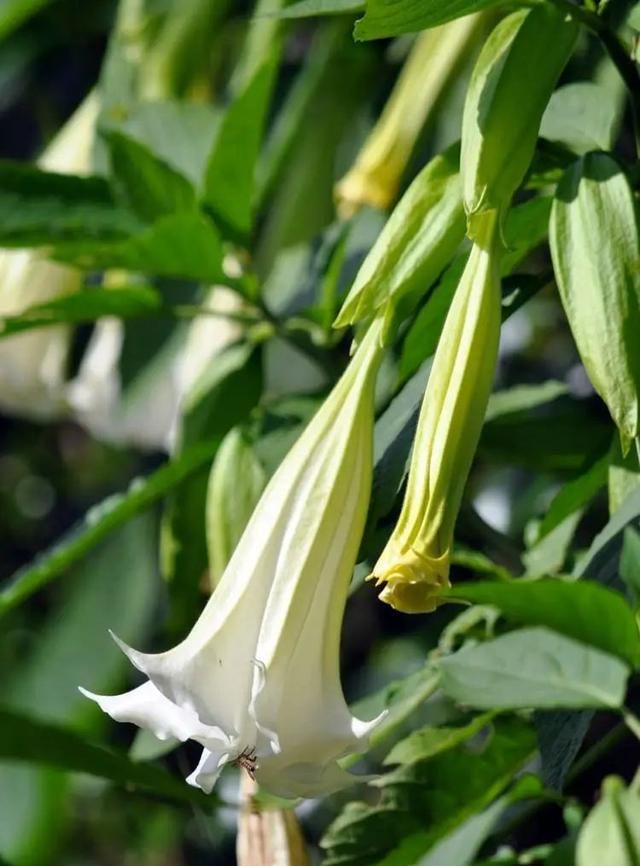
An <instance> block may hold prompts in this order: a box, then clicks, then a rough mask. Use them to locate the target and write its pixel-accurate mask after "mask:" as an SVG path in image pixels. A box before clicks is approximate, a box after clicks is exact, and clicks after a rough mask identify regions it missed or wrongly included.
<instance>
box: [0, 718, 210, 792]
mask: <svg viewBox="0 0 640 866" xmlns="http://www.w3.org/2000/svg"><path fill="white" fill-rule="evenodd" d="M0 760H7V761H20V762H23V761H26V762H28V763H30V764H44V765H46V766H49V767H56V768H58V769H60V770H65V771H70V772H79V773H89V775H91V776H98V777H99V778H101V779H108V780H110V781H112V782H116V783H117V784H119V785H124V786H126V787H128V788H129V787H134V788H141V789H143V790H146V791H147V792H149V793H152V794H155V795H159V796H164V797H169V798H170V799H172V800H178V801H181V802H183V803H195V804H197V805H199V806H200V807H202V808H211V806H212V805H213V804H214V803H215V800H212V799H210V798H209V797H208V796H207V795H205V794H203V793H202V791H199V790H198V789H195V788H192V787H190V786H189V785H187V784H186V783H185V782H183V781H182V780H181V779H175V778H174V777H173V776H171V775H170V774H169V773H167V772H166V771H165V770H162V769H161V768H160V767H155V766H153V765H150V764H140V763H136V762H135V761H132V760H131V759H130V758H128V757H127V756H126V755H125V754H124V753H119V752H116V751H112V750H110V749H106V748H104V747H103V746H98V745H94V744H93V743H90V742H87V740H86V739H85V738H84V737H83V736H81V735H79V734H77V733H75V732H74V731H72V730H70V729H65V728H63V727H60V726H59V725H54V724H49V723H46V722H41V721H38V720H36V719H33V718H29V716H25V715H22V714H20V713H16V712H13V711H12V710H8V709H0Z"/></svg>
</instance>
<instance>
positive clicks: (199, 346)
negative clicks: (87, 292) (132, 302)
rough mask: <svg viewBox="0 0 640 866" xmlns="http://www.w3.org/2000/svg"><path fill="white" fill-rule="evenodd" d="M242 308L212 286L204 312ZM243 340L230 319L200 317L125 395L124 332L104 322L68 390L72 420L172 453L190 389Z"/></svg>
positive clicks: (99, 433) (100, 433)
mask: <svg viewBox="0 0 640 866" xmlns="http://www.w3.org/2000/svg"><path fill="white" fill-rule="evenodd" d="M116 276H117V277H118V275H116ZM118 278H119V277H118ZM243 303H244V302H243V300H242V298H241V297H240V296H239V295H238V294H237V293H236V292H233V291H231V289H227V288H226V287H224V286H214V287H213V288H211V289H210V290H209V293H208V295H207V298H206V300H205V302H204V303H203V305H202V306H203V308H204V309H205V310H206V309H210V310H215V311H216V312H219V313H236V312H240V311H241V310H242V307H243ZM241 335H242V326H241V325H239V324H238V323H237V322H235V321H233V320H232V319H228V318H224V316H217V315H216V316H212V315H202V316H198V317H197V318H196V319H194V321H193V322H192V323H191V325H190V326H189V328H188V330H187V333H186V337H185V335H184V334H177V335H176V337H177V339H175V340H174V339H171V340H169V343H168V345H167V346H166V347H164V349H161V350H160V351H159V352H158V353H157V355H156V357H154V358H153V359H152V360H151V361H150V363H149V365H148V366H147V367H146V368H145V369H144V370H143V371H142V373H141V375H140V381H136V382H135V383H134V384H133V388H132V389H131V391H132V392H131V393H127V392H123V388H122V384H121V378H120V371H119V365H120V355H121V351H122V345H123V341H124V336H125V326H124V323H123V322H122V321H121V320H119V319H112V318H107V319H103V320H101V321H100V322H98V324H97V325H96V328H95V330H94V332H93V334H92V336H91V339H90V341H89V345H88V346H87V350H86V352H85V354H84V357H83V359H82V363H81V365H80V369H79V371H78V375H77V376H76V378H75V379H74V380H73V382H71V383H70V385H69V390H68V402H69V405H70V406H71V409H72V412H73V414H74V417H75V419H76V420H77V421H78V422H79V423H80V424H82V426H83V427H85V428H86V429H87V430H89V432H90V433H91V434H92V435H93V436H95V437H96V438H97V439H102V440H105V441H107V442H112V443H116V444H123V445H125V444H126V445H134V446H136V447H139V448H150V449H153V448H161V449H163V450H165V451H171V450H172V448H173V446H174V444H175V440H176V433H177V429H178V426H179V419H180V412H181V409H182V403H183V401H184V399H185V398H186V396H187V395H188V393H189V391H190V389H191V388H192V386H193V385H194V384H195V382H196V381H197V379H198V378H199V376H200V375H201V374H202V373H203V372H204V371H205V369H206V368H207V366H208V365H209V364H210V363H211V362H212V361H213V360H214V359H215V357H216V356H217V355H218V354H219V353H220V352H222V351H223V350H224V349H225V348H226V347H227V346H229V345H230V344H231V343H233V342H234V341H235V340H237V339H239V337H240V336H241Z"/></svg>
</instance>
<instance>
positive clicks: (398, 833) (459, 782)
mask: <svg viewBox="0 0 640 866" xmlns="http://www.w3.org/2000/svg"><path fill="white" fill-rule="evenodd" d="M534 750H535V736H534V734H533V731H532V730H531V728H530V727H529V726H528V725H527V724H526V723H525V722H523V721H522V720H520V719H516V718H500V719H496V720H495V721H494V722H493V723H492V725H491V727H490V729H489V732H488V736H487V737H486V738H485V740H484V741H483V742H482V743H481V744H478V745H474V746H473V747H471V745H467V744H460V745H458V746H457V747H455V748H452V749H449V750H448V751H446V752H441V753H440V754H438V755H435V756H433V757H430V758H426V759H425V760H418V761H415V762H412V763H408V764H405V765H403V766H401V767H399V768H397V769H395V770H393V771H392V772H391V773H388V774H386V775H384V776H381V777H380V778H379V779H378V780H377V781H376V783H375V784H376V786H377V787H379V788H381V789H382V796H381V799H380V802H379V803H378V805H375V806H369V805H366V804H365V803H349V804H348V805H347V807H346V808H345V809H344V810H343V812H342V814H341V815H340V816H339V817H338V818H337V819H336V820H335V821H334V822H333V824H332V825H331V826H330V827H329V829H328V831H327V833H326V835H325V836H324V838H323V839H322V840H321V843H320V844H321V847H323V848H325V849H327V857H326V859H325V860H324V863H325V866H373V864H375V866H382V864H384V866H394V864H397V866H400V864H413V863H416V861H417V860H419V858H420V857H422V856H423V855H424V854H425V853H426V852H427V851H429V850H430V849H431V848H432V847H433V846H434V845H435V844H436V843H437V842H438V841H439V840H440V839H442V838H443V837H444V836H446V835H447V834H449V833H451V832H452V831H453V830H455V829H456V827H459V826H460V824H462V823H463V822H465V821H466V820H468V819H469V818H470V817H471V816H473V815H474V814H476V813H477V812H479V811H480V810H482V809H484V808H486V807H487V806H488V805H489V804H490V803H491V802H492V801H493V800H494V798H495V797H496V796H498V795H499V794H500V792H501V791H502V790H503V789H504V788H505V787H506V785H507V784H508V783H509V782H510V781H511V779H512V778H513V775H514V774H515V773H516V772H517V771H518V770H519V769H520V768H521V767H522V766H523V764H524V763H525V762H526V761H527V760H529V759H530V758H531V756H532V755H533V753H534Z"/></svg>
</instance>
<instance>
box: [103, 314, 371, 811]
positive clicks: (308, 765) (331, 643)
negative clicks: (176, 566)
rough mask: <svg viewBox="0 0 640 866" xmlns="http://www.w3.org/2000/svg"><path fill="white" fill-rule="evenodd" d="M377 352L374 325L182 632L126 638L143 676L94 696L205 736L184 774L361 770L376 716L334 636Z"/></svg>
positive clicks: (278, 778)
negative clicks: (347, 674)
mask: <svg viewBox="0 0 640 866" xmlns="http://www.w3.org/2000/svg"><path fill="white" fill-rule="evenodd" d="M381 351H382V350H381V348H380V341H379V326H378V325H374V326H372V327H371V328H370V330H369V332H368V334H367V335H366V337H365V339H364V340H363V341H362V343H361V345H360V347H359V349H358V351H357V352H356V354H355V355H354V357H353V359H352V361H351V363H350V364H349V367H348V368H347V370H346V372H345V373H344V375H343V376H342V378H341V379H340V381H339V382H338V383H337V385H336V386H335V387H334V389H333V391H332V393H331V394H330V395H329V397H328V398H327V399H326V401H325V402H324V404H323V405H322V407H321V408H320V409H319V411H318V413H317V414H316V415H315V417H314V418H313V420H312V421H311V422H310V424H309V426H308V427H307V429H306V430H305V431H304V433H303V434H302V436H301V437H300V439H299V440H298V441H297V443H296V444H295V445H294V447H293V448H292V449H291V451H290V452H289V454H288V455H287V457H286V458H285V459H284V461H283V462H282V464H281V465H280V467H279V469H278V470H277V472H276V473H275V475H274V476H273V478H272V479H271V481H270V483H269V484H268V486H267V488H266V490H265V492H264V494H263V495H262V498H261V499H260V501H259V503H258V505H257V506H256V509H255V511H254V513H253V515H252V517H251V520H250V521H249V524H248V525H247V528H246V530H245V532H244V534H243V536H242V538H241V540H240V542H239V543H238V546H237V548H236V550H235V552H234V554H233V556H232V558H231V560H230V562H229V565H228V566H227V569H226V570H225V573H224V575H223V576H222V578H221V580H220V583H219V584H218V586H217V587H216V589H215V591H214V593H213V595H212V596H211V599H210V600H209V602H208V604H207V605H206V607H205V609H204V611H203V612H202V614H201V616H200V618H199V619H198V621H197V622H196V624H195V625H194V627H193V629H192V630H191V632H190V634H189V635H188V636H187V637H186V638H185V640H184V641H182V643H180V644H179V645H178V646H177V647H175V648H174V649H172V650H169V651H168V652H164V653H160V654H156V655H147V654H144V653H140V652H137V651H136V650H134V649H131V648H130V647H128V646H126V645H124V644H121V646H122V649H123V651H124V652H125V653H126V654H127V655H128V656H129V658H130V659H131V661H132V662H133V664H134V665H135V666H136V667H137V668H138V669H139V670H140V671H142V672H143V673H144V674H145V675H146V676H147V677H148V681H147V682H145V683H144V684H143V685H141V686H139V687H138V688H136V689H134V690H133V691H130V692H127V693H126V694H123V695H117V696H115V697H103V696H97V695H89V696H90V697H93V698H94V699H95V700H96V701H97V702H98V703H99V704H100V706H101V707H102V709H103V710H104V711H105V712H107V713H108V714H109V715H111V716H112V717H113V718H114V719H116V720H118V721H129V722H134V723H135V724H138V725H140V726H141V727H146V728H149V729H150V730H152V731H153V732H154V733H155V734H156V736H158V737H160V738H166V737H169V736H171V737H176V738H178V739H180V740H186V739H193V740H195V741H196V742H198V743H200V745H202V746H203V753H202V758H201V760H200V763H199V764H198V767H197V768H196V770H195V771H194V772H193V773H192V775H191V776H190V777H189V779H188V781H189V782H190V783H191V784H194V785H197V786H199V787H200V788H202V789H203V790H205V791H210V790H211V789H212V787H213V785H214V783H215V781H216V778H217V776H218V774H219V773H220V770H221V769H222V767H223V766H224V765H225V764H227V763H229V762H234V761H236V762H238V763H240V765H241V766H245V767H246V768H247V769H249V770H250V771H251V772H254V771H255V775H256V777H257V779H258V781H259V782H260V784H261V785H263V786H264V787H265V788H266V789H267V790H270V791H271V792H273V793H275V794H278V795H281V796H290V797H295V796H316V795H319V794H322V793H328V792H330V791H333V790H336V789H337V788H339V787H342V786H343V785H345V784H347V783H348V782H350V781H353V777H352V776H350V775H349V774H348V773H347V772H346V771H344V770H342V769H341V768H340V767H339V765H338V763H337V760H338V759H339V758H340V757H341V756H344V755H346V754H348V753H351V752H354V751H358V750H360V749H361V748H362V741H363V739H366V736H367V734H368V733H369V731H370V730H371V728H372V726H373V725H374V724H375V721H374V722H362V721H360V720H358V719H356V718H354V717H353V716H352V715H351V712H350V710H349V708H348V706H347V704H346V701H345V698H344V695H343V692H342V687H341V683H340V671H339V645H340V631H341V623H342V616H343V612H344V605H345V602H346V594H347V587H348V583H349V579H350V576H351V573H352V569H353V566H354V564H355V560H356V556H357V552H358V546H359V543H360V537H361V534H362V531H363V528H364V522H365V518H366V513H367V507H368V501H369V493H370V487H371V473H372V431H373V393H374V384H375V375H376V371H377V367H378V364H379V361H380V357H381Z"/></svg>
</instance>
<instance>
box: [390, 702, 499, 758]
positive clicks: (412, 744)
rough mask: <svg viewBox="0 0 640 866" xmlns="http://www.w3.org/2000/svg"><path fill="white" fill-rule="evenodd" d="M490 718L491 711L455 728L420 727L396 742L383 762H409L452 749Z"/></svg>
mask: <svg viewBox="0 0 640 866" xmlns="http://www.w3.org/2000/svg"><path fill="white" fill-rule="evenodd" d="M491 718H492V714H491V713H485V714H484V715H481V716H477V717H476V718H475V719H472V720H471V721H470V722H469V723H468V724H466V725H460V726H458V727H457V728H433V727H427V728H421V729H420V730H418V731H414V732H413V733H412V734H410V735H409V736H408V737H406V738H405V739H404V740H401V741H400V742H399V743H397V744H396V745H395V746H394V747H393V749H391V751H390V752H389V754H388V755H387V757H386V758H385V760H384V763H385V764H410V763H413V762H415V761H424V760H426V759H427V758H433V757H434V756H435V755H438V754H440V752H446V751H447V749H453V748H454V747H455V746H458V745H459V744H460V743H464V742H465V741H466V740H469V739H471V737H473V736H475V735H476V734H478V733H479V732H480V731H482V729H483V728H486V726H487V724H488V723H489V722H490V721H491Z"/></svg>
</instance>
